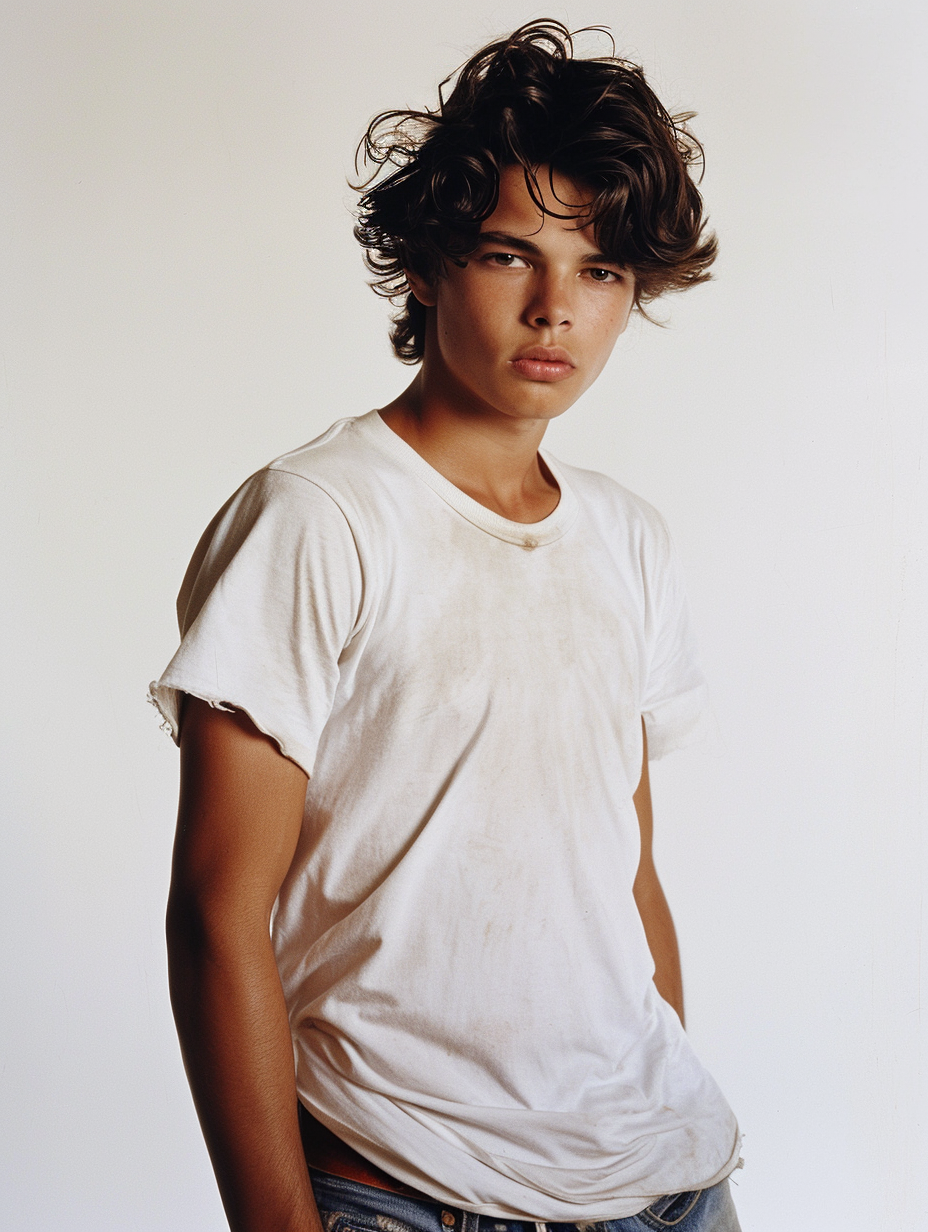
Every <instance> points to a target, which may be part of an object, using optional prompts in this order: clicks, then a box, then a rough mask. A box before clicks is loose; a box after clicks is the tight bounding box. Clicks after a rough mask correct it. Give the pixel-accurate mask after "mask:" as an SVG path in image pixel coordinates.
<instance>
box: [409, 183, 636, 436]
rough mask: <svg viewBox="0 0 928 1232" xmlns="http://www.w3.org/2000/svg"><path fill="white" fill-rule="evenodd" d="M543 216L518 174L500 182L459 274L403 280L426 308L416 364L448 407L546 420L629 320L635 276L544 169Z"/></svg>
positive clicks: (586, 378)
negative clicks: (602, 244)
mask: <svg viewBox="0 0 928 1232" xmlns="http://www.w3.org/2000/svg"><path fill="white" fill-rule="evenodd" d="M538 183H539V187H540V189H541V193H542V198H543V200H544V202H545V204H546V205H548V206H549V208H552V209H555V210H557V211H558V213H561V214H570V217H568V218H552V217H551V216H550V215H548V214H543V213H542V212H541V211H540V210H539V209H538V207H537V206H536V205H535V203H534V202H533V201H532V199H531V197H530V195H529V192H528V189H527V188H526V185H525V177H524V173H523V171H522V168H521V167H517V166H514V167H506V168H505V169H504V170H503V172H502V175H501V180H500V195H499V204H498V205H497V207H496V209H495V210H494V212H493V213H492V214H491V216H490V217H489V218H488V219H487V220H486V222H485V223H484V224H483V225H482V227H481V238H480V244H479V246H478V248H477V249H476V251H475V252H474V253H472V254H471V256H470V257H468V258H467V262H466V265H465V266H464V267H463V268H461V267H459V266H457V265H455V264H454V263H453V262H451V261H449V262H448V263H447V273H446V275H445V276H444V277H442V278H439V279H438V280H437V281H436V282H435V283H434V284H432V285H428V284H425V283H423V282H422V280H421V279H419V278H416V277H415V276H414V275H411V276H410V284H411V285H412V288H413V290H414V292H415V294H416V296H417V298H419V299H420V300H421V301H422V302H423V303H425V304H426V305H427V306H429V307H431V308H434V313H433V314H432V316H433V319H432V320H431V321H430V323H429V325H430V328H429V332H428V334H427V342H426V354H425V368H426V376H427V378H428V379H429V381H436V382H437V383H438V385H439V386H440V388H441V390H442V393H443V395H444V397H445V399H446V400H447V401H449V402H451V403H452V405H454V406H455V408H456V409H458V410H460V411H464V412H466V413H470V414H474V413H476V414H478V415H481V416H486V415H489V416H491V417H493V418H496V417H498V416H500V415H502V416H509V417H512V418H516V419H523V420H524V419H544V420H548V419H553V418H554V417H555V416H557V415H560V414H561V413H562V412H563V411H565V410H567V408H568V407H569V406H571V405H572V404H573V403H574V402H575V401H576V400H577V398H579V396H580V395H581V394H582V393H583V391H584V390H585V389H587V388H589V386H590V385H591V384H592V383H593V381H594V380H595V379H596V377H597V376H598V375H599V373H600V372H601V371H602V369H603V366H604V364H605V363H606V360H607V359H608V358H609V356H610V354H611V353H612V348H613V347H614V346H615V343H616V340H617V338H618V337H619V334H621V333H622V331H623V330H624V329H625V326H626V325H627V323H628V317H629V313H630V311H631V308H632V303H633V298H634V286H635V282H634V276H633V275H632V274H631V273H630V271H628V270H625V269H623V267H622V266H621V265H618V264H616V263H615V262H614V261H610V260H608V259H607V258H606V257H605V256H604V255H603V254H602V253H601V252H600V251H599V250H598V248H597V244H596V241H595V239H594V237H593V234H592V228H591V227H589V226H583V225H582V223H583V209H582V207H583V203H584V199H585V195H586V196H588V194H584V192H583V189H582V188H580V187H579V186H578V185H576V184H575V183H574V182H573V181H571V180H569V179H566V178H564V177H563V176H560V175H557V174H555V176H554V183H553V192H552V187H551V185H550V183H549V179H548V168H547V167H541V168H540V169H539V171H538Z"/></svg>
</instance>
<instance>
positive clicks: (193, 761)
mask: <svg viewBox="0 0 928 1232" xmlns="http://www.w3.org/2000/svg"><path fill="white" fill-rule="evenodd" d="M305 794H306V775H305V774H304V772H303V771H302V770H301V769H300V768H299V767H298V766H296V765H294V763H293V762H291V761H288V760H287V759H286V758H285V757H283V755H282V754H281V753H280V752H279V750H278V749H277V746H276V745H275V744H274V743H273V741H271V740H269V739H268V738H267V737H265V736H263V735H261V733H260V732H258V731H257V729H256V728H255V727H254V726H253V724H252V723H251V722H250V721H249V720H248V719H247V718H246V717H245V716H244V715H242V714H239V713H227V712H225V711H221V710H213V709H211V708H210V707H209V706H207V705H206V703H204V702H201V701H198V700H196V699H194V698H187V699H186V706H185V709H184V716H183V727H182V732H181V792H180V808H179V812H178V823H177V838H176V842H175V847H174V866H173V873H172V878H171V893H170V899H169V903H168V913H167V936H168V959H169V970H170V985H171V1002H172V1005H173V1008H174V1018H175V1021H176V1023H177V1031H178V1035H179V1036H180V1042H181V1050H182V1052H183V1055H184V1064H185V1066H186V1068H187V1076H188V1078H189V1080H190V1087H191V1090H192V1092H193V1098H194V1102H195V1103H196V1107H197V1112H198V1114H199V1117H200V1124H201V1125H202V1127H203V1134H204V1136H205V1138H206V1144H207V1147H208V1148H209V1153H210V1157H211V1159H212V1162H213V1168H214V1169H215V1172H216V1179H217V1181H218V1182H219V1189H220V1192H221V1194H222V1200H223V1204H224V1206H225V1210H226V1215H227V1216H228V1219H229V1224H230V1226H231V1228H232V1229H233V1232H321V1225H320V1223H319V1217H318V1214H317V1212H316V1208H315V1204H314V1202H313V1196H312V1188H311V1186H310V1183H309V1176H308V1173H307V1170H306V1164H305V1161H304V1157H303V1151H302V1148H301V1145H300V1135H299V1127H298V1120H297V1101H296V1085H295V1081H294V1073H293V1046H292V1043H291V1039H290V1026H289V1022H288V1020H287V1010H286V1006H285V1003H284V997H283V991H282V989H281V986H280V978H279V976H278V973H277V966H276V964H275V962H274V954H273V950H272V948H271V942H270V935H269V926H270V914H271V910H272V908H273V905H274V901H275V899H276V897H277V892H278V890H279V888H280V885H281V883H282V881H283V878H284V876H285V875H286V872H287V869H288V868H289V866H290V862H291V860H292V859H293V853H294V851H295V849H296V843H297V839H298V837H299V832H300V825H301V822H302V816H303V802H304V798H305Z"/></svg>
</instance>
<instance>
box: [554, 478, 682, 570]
mask: <svg viewBox="0 0 928 1232" xmlns="http://www.w3.org/2000/svg"><path fill="white" fill-rule="evenodd" d="M545 458H546V461H547V462H548V463H549V465H550V464H551V463H552V462H553V463H554V465H553V467H552V470H553V471H554V472H555V475H557V474H560V475H563V477H564V479H565V481H566V482H567V484H568V485H569V486H570V488H571V491H572V492H573V494H574V496H575V497H576V499H577V502H578V504H579V505H580V507H581V509H582V510H583V513H584V515H585V517H586V518H587V519H588V521H589V522H592V524H593V526H594V527H595V528H596V530H597V531H598V532H599V533H600V534H602V535H603V537H604V538H606V539H607V540H609V541H610V542H622V543H623V544H625V545H626V546H627V547H629V548H630V549H632V550H637V551H648V552H649V553H651V552H653V553H656V554H657V555H658V556H662V557H665V558H666V557H667V556H668V555H670V553H671V552H672V544H671V539H670V532H669V530H668V528H667V523H666V521H665V520H664V518H663V515H662V514H661V513H660V512H659V511H658V510H657V509H655V507H654V506H653V505H652V504H650V502H649V501H646V500H645V499H644V498H643V497H641V496H638V495H637V493H635V492H632V491H630V489H628V488H626V487H624V486H623V485H622V484H620V483H618V482H617V481H616V480H615V479H612V478H610V477H609V476H608V475H603V474H601V473H600V472H599V471H591V470H585V469H583V468H582V467H579V466H570V465H568V464H567V463H565V462H560V461H558V460H557V459H551V458H550V456H548V455H545Z"/></svg>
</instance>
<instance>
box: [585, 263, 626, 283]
mask: <svg viewBox="0 0 928 1232" xmlns="http://www.w3.org/2000/svg"><path fill="white" fill-rule="evenodd" d="M587 273H588V274H589V276H590V277H591V278H592V279H593V281H594V282H621V280H622V275H621V274H619V273H616V271H615V270H610V269H597V268H596V267H595V266H594V267H592V268H590V269H588V270H587Z"/></svg>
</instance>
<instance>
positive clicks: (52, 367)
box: [0, 0, 928, 1232]
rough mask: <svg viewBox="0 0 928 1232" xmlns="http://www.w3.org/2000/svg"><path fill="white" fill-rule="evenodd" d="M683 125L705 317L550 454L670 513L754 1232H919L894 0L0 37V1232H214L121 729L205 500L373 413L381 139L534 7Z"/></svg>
mask: <svg viewBox="0 0 928 1232" xmlns="http://www.w3.org/2000/svg"><path fill="white" fill-rule="evenodd" d="M544 12H547V13H548V14H549V15H551V16H555V17H560V18H562V19H564V20H566V21H567V22H568V24H570V25H571V26H573V27H577V26H581V25H584V24H587V23H591V22H603V23H607V24H609V25H610V26H611V27H612V29H613V31H614V33H615V36H616V39H617V43H618V47H619V49H620V51H621V52H622V53H624V54H627V55H629V56H630V57H632V58H636V59H640V60H641V62H643V64H644V65H645V67H646V69H647V71H648V73H649V75H650V77H651V79H652V81H653V83H654V84H655V85H656V87H657V88H658V90H659V92H660V93H661V94H662V96H663V97H664V99H665V101H666V102H667V103H668V105H669V106H671V108H674V109H695V110H696V111H698V113H699V118H698V120H697V121H696V122H695V125H694V127H695V129H696V132H697V133H698V135H699V136H700V137H701V138H702V140H703V141H704V143H705V146H706V149H707V156H708V165H707V172H706V176H705V180H704V184H703V187H704V192H705V196H706V200H707V203H708V208H709V211H710V215H711V219H712V222H713V225H714V226H715V227H716V228H717V230H718V233H719V236H720V239H721V256H720V259H719V261H718V265H717V268H716V280H715V281H714V282H713V283H711V284H709V285H707V286H705V287H702V288H698V289H696V290H695V291H693V292H691V293H689V294H687V295H686V296H684V297H680V298H676V299H674V300H670V301H668V302H667V303H666V304H665V305H664V306H663V307H662V308H661V309H660V312H661V313H662V314H663V316H664V318H665V319H666V320H667V322H668V324H667V326H666V328H663V329H661V328H658V327H655V326H652V325H648V324H647V323H644V322H642V321H640V320H639V321H637V322H636V323H635V324H633V326H632V327H631V328H630V329H629V331H628V333H627V334H626V335H625V337H624V338H623V339H622V341H621V343H620V345H619V348H618V350H617V353H616V355H615V356H614V358H613V360H612V361H611V363H610V366H609V367H608V368H607V370H606V372H605V373H604V375H603V376H602V377H601V378H600V380H599V382H598V384H597V385H596V386H594V388H593V389H592V390H591V391H590V392H589V393H588V394H587V395H586V396H585V397H584V398H583V399H582V401H581V402H580V403H578V404H577V406H575V407H574V408H573V409H572V410H570V411H569V412H568V413H567V414H566V416H564V418H563V419H562V420H560V421H558V422H557V423H556V424H554V425H553V427H552V428H551V430H550V432H549V437H548V440H547V444H548V446H549V447H550V448H551V449H552V450H553V452H554V453H555V454H556V455H559V456H560V457H562V458H564V459H565V460H567V461H570V462H574V463H578V464H581V465H589V466H592V467H595V468H596V469H599V470H603V471H605V472H607V473H608V474H610V475H612V476H614V477H615V478H617V479H619V480H620V481H621V482H623V483H625V484H627V485H628V486H629V487H631V488H632V489H633V490H635V491H637V492H639V493H640V494H642V495H643V496H645V497H646V498H647V499H649V500H650V501H652V502H653V503H654V504H656V505H657V506H658V508H660V509H661V510H662V511H663V512H664V514H665V515H666V516H667V518H668V520H669V522H670V525H671V528H672V530H673V531H674V534H675V538H676V540H677V543H678V546H679V549H680V551H681V554H682V556H683V559H684V562H685V565H686V569H687V574H688V577H689V581H690V587H691V595H692V603H693V609H694V614H695V620H696V626H697V630H698V634H699V637H700V641H701V645H702V650H703V659H704V664H705V668H706V672H707V674H708V676H709V679H710V683H711V686H712V692H713V698H714V707H715V713H716V717H717V725H718V737H717V739H716V740H715V742H714V743H713V744H711V745H710V746H707V747H705V748H702V749H698V750H692V751H687V752H686V753H682V754H679V755H676V756H675V757H674V758H671V759H669V760H668V761H667V762H666V763H660V764H659V765H657V766H656V767H655V768H654V783H655V788H654V789H655V796H656V807H657V810H658V814H657V815H658V821H657V835H658V840H657V841H658V860H659V867H660V870H661V873H662V876H663V880H664V883H665V887H666V889H667V892H668V895H669V898H670V900H671V903H672V905H673V908H674V912H675V916H676V920H677V925H678V930H679V933H680V938H681V946H682V952H683V959H684V966H685V976H686V987H687V997H688V1007H689V1030H690V1033H691V1035H692V1037H693V1039H694V1041H695V1043H696V1046H697V1049H698V1050H699V1051H700V1053H701V1055H702V1056H703V1058H704V1060H705V1061H706V1062H707V1063H708V1065H709V1067H710V1068H711V1069H712V1070H713V1072H714V1073H715V1075H716V1077H717V1078H718V1080H719V1082H720V1083H721V1085H722V1087H723V1089H724V1090H725V1091H726V1093H727V1095H728V1097H729V1099H730V1102H731V1103H732V1105H733V1106H734V1108H735V1109H736V1111H737V1113H738V1115H739V1118H740V1120H741V1123H742V1127H743V1129H744V1131H745V1133H746V1139H745V1152H744V1153H745V1158H746V1167H745V1169H744V1171H743V1172H740V1173H738V1174H736V1179H737V1182H738V1188H737V1190H736V1191H735V1192H736V1196H737V1202H738V1205H739V1209H740V1211H741V1216H742V1222H743V1225H744V1228H745V1232H783V1229H790V1230H791V1232H804V1230H805V1229H810V1230H811V1229H815V1230H816V1232H817V1230H820V1229H838V1228H840V1229H842V1232H880V1230H882V1229H889V1228H896V1227H908V1228H919V1227H928V1190H926V1180H925V1178H926V1176H928V1167H926V1166H925V1163H926V1145H928V1143H926V1134H925V1122H924V1117H923V1114H922V1112H921V1110H922V1108H923V1107H924V1105H925V1097H926V1094H928V1092H926V1090H925V1080H924V1079H925V1075H924V1068H923V1058H924V1057H925V1055H926V1043H928V1040H926V1033H925V1026H924V1020H923V1018H922V1014H921V1001H920V997H921V991H922V979H923V977H922V973H921V958H920V956H921V943H922V938H923V937H924V920H923V903H924V892H925V849H924V841H923V839H922V827H923V823H924V820H925V790H924V777H923V755H924V749H925V713H926V677H928V673H926V650H925V632H926V629H928V602H926V598H928V594H926V591H928V587H926V572H925V555H924V553H925V543H926V532H928V517H926V504H928V502H926V481H925V473H924V472H925V409H924V401H925V400H924V392H923V391H924V380H925V363H924V354H925V343H924V339H925V336H926V333H928V329H926V326H928V321H926V312H925V292H924V285H923V283H924V278H925V272H926V271H925V262H924V252H925V243H924V207H923V200H924V197H925V192H926V188H928V183H926V179H928V177H926V172H925V142H924V119H923V117H924V114H925V104H926V98H925V93H926V92H925V83H924V64H925V62H926V55H925V51H926V48H925V27H926V22H925V19H924V17H923V16H922V15H921V13H922V9H921V6H918V7H917V6H916V5H915V4H914V3H912V4H907V3H905V2H904V0H888V2H887V0H882V2H881V3H879V4H877V3H875V0H869V2H868V3H863V4H854V5H851V4H848V3H846V0H802V3H799V2H798V0H791V2H789V0H788V2H786V3H779V4H775V5H774V4H764V3H747V4H745V3H741V2H736V0H696V2H695V3H694V2H693V0H663V2H662V3H655V2H654V0H649V2H645V0H629V2H628V3H624V4H621V5H620V4H617V3H614V2H604V3H598V4H592V3H587V2H586V0H583V2H582V3H581V2H578V3H573V4H570V5H567V6H561V5H558V6H553V7H552V8H550V9H548V10H547V11H546V10H538V9H536V8H534V7H531V6H529V5H528V4H524V3H517V2H514V0H512V2H498V3H492V2H491V0H472V3H469V4H467V5H455V6H440V5H437V4H435V3H434V2H426V0H408V2H407V3H405V4H402V5H400V4H392V5H391V4H383V3H379V4H375V3H372V2H371V3H362V2H359V0H347V2H346V3H343V4H339V5H335V4H326V5H322V4H318V5H315V6H314V5H312V4H305V3H304V4H298V3H293V2H291V0H264V2H263V3H258V2H257V0H249V2H247V3H246V2H244V0H223V2H222V3H219V2H218V0H184V2H183V3H181V2H179V0H162V2H161V3H154V2H152V0H148V2H144V0H118V2H117V0H111V2H110V3H94V2H92V0H86V2H75V3H66V2H64V0H60V2H59V3H53V2H51V0H32V2H31V3H30V4H28V5H25V4H18V5H17V4H12V3H8V4H6V5H5V6H3V11H2V14H0V24H2V37H0V93H2V99H3V106H2V114H3V121H2V123H3V166H4V171H3V175H4V179H5V189H4V192H3V203H2V233H0V262H2V274H0V282H2V287H3V299H4V309H3V313H4V315H3V326H2V348H0V350H2V354H0V360H2V366H0V397H2V406H3V421H2V429H0V442H2V446H0V447H2V450H3V472H2V485H0V500H2V502H3V524H4V534H3V540H2V554H3V570H4V579H5V580H4V584H3V593H2V605H3V620H4V627H5V636H4V669H3V677H2V689H3V699H4V705H3V706H2V718H3V725H4V726H3V737H2V743H0V754H2V760H3V771H2V809H3V834H4V856H3V860H2V863H0V913H2V923H0V937H2V958H0V964H2V974H0V979H2V983H0V988H2V996H0V1015H2V1022H3V1027H2V1057H0V1108H2V1114H0V1115H2V1134H3V1139H2V1144H0V1222H2V1224H3V1227H4V1228H6V1229H10V1232H26V1230H29V1232H33V1230H34V1232H48V1230H49V1229H55V1230H56V1232H83V1230H85V1229H86V1230H87V1232H110V1230H117V1229H132V1230H133V1232H155V1230H157V1232H169V1230H170V1232H187V1230H189V1232H193V1230H196V1232H210V1230H215V1229H221V1228H223V1227H224V1226H225V1225H224V1220H223V1217H222V1213H221V1208H220V1204H219V1200H218V1197H217V1194H216V1191H215V1187H214V1184H213V1181H212V1176H211V1173H210V1169H209V1163H208V1160H207V1157H206V1153H205V1149H204V1147H203V1145H202V1143H201V1140H200V1136H199V1131H198V1128H197V1124H196V1119H195V1116H194V1112H193V1108H192V1105H191V1102H190V1098H189V1095H188V1093H187V1088H186V1083H185V1078H184V1074H183V1069H182V1066H181V1062H180V1057H179V1052H178V1048H177V1044H176V1041H175V1036H174V1031H173V1025H172V1022H171V1018H170V1011H169V1007H168V1000H167V992H166V975H165V958H164V946H163V940H162V915H163V904H164V899H165V893H166V889H167V881H168V864H169V856H170V848H171V842H172V831H173V817H174V810H175V795H176V785H177V755H176V750H175V749H174V747H173V745H172V744H171V743H170V741H169V740H168V739H167V737H166V736H164V735H162V734H161V733H160V732H159V730H158V720H157V716H156V715H155V713H154V711H153V710H151V709H150V707H148V706H146V705H145V690H146V685H147V683H148V681H149V680H150V679H151V678H152V677H154V676H157V675H158V674H159V673H160V671H161V670H162V668H163V667H164V665H165V664H166V662H167V660H168V658H169V657H170V655H171V654H172V652H173V649H174V647H175V644H176V626H175V623H174V615H173V601H174V595H175V593H176V591H177V588H178V586H179V584H180V581H181V577H182V575H183V570H184V567H185V565H186V561H187V558H188V556H189V554H190V552H191V551H192V549H193V546H194V544H195V542H196V540H197V538H198V536H199V534H200V532H201V530H202V529H203V527H204V526H205V524H206V522H207V521H208V520H209V518H210V517H211V516H212V514H213V512H214V511H215V510H216V509H217V507H218V506H219V505H220V504H221V503H222V502H223V501H224V500H225V499H226V497H227V496H228V495H229V494H230V493H231V491H232V490H233V489H234V488H235V487H236V486H237V485H238V484H239V483H240V482H241V481H242V479H244V478H245V477H246V476H247V475H248V474H250V473H251V472H252V471H254V470H255V469H257V468H258V467H259V466H260V465H262V464H263V463H264V462H265V461H267V460H268V459H270V458H272V457H274V456H275V455H276V454H278V453H281V452H283V451H284V450H286V449H289V448H292V447H295V446H296V445H298V444H300V443H302V442H303V441H306V440H308V439H310V438H312V437H314V436H316V435H317V434H318V433H319V432H321V431H322V430H323V429H324V428H325V427H327V426H328V424H329V423H330V422H331V421H332V420H333V419H335V418H338V417H341V416H344V415H350V414H356V413H359V412H362V411H364V410H367V409H368V408H370V407H372V406H375V405H382V404H383V403H385V402H386V401H388V400H389V399H390V398H391V397H393V396H394V395H395V394H396V393H397V392H398V391H399V389H400V388H401V387H402V386H403V384H404V383H405V381H406V380H407V379H408V378H409V375H410V374H409V372H408V371H406V370H404V369H403V368H402V367H401V366H400V365H398V364H397V363H396V362H395V361H394V360H393V359H392V358H391V356H390V353H389V350H388V346H387V342H386V328H385V326H386V309H385V306H384V305H383V304H382V303H380V302H379V301H377V300H376V298H375V297H374V296H373V295H372V293H371V292H370V291H369V290H368V289H367V287H366V286H365V275H364V272H363V269H362V265H361V260H360V253H359V250H358V249H357V245H356V244H355V242H354V241H353V239H352V236H351V216H350V208H351V203H352V194H351V192H350V191H349V190H348V189H347V188H346V185H345V179H346V175H348V174H349V173H350V170H351V160H352V154H353V149H354V145H355V143H356V141H357V139H358V137H359V136H360V134H361V132H362V131H363V129H364V127H365V125H366V123H367V121H368V119H369V118H370V116H371V115H372V114H373V113H374V112H376V111H377V110H380V109H382V108H386V107H389V106H404V105H414V104H415V105H419V104H423V103H431V102H432V101H433V100H434V96H435V86H436V83H437V81H438V79H439V78H440V77H441V76H443V75H444V74H445V73H447V72H450V71H451V70H452V69H453V68H455V67H456V66H457V65H458V64H459V63H460V62H461V61H462V60H463V59H464V58H465V57H466V55H467V54H469V52H470V51H472V50H474V49H475V48H476V47H477V46H479V45H480V44H481V43H482V42H484V41H485V40H487V39H488V38H489V37H492V36H495V35H498V34H500V33H504V32H506V31H507V30H509V29H511V28H513V27H514V26H515V25H517V24H519V23H520V22H522V21H524V20H526V19H528V18H529V17H532V16H537V15H539V13H544Z"/></svg>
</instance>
